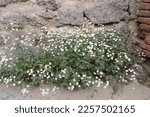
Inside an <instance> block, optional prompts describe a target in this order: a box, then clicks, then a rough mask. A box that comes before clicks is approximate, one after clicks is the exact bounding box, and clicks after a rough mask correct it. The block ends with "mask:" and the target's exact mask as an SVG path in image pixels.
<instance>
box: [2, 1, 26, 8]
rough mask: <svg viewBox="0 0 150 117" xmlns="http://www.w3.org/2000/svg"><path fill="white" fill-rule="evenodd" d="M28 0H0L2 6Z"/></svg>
mask: <svg viewBox="0 0 150 117" xmlns="http://www.w3.org/2000/svg"><path fill="white" fill-rule="evenodd" d="M26 1H28V0H0V7H4V6H6V5H8V4H10V3H16V2H26Z"/></svg>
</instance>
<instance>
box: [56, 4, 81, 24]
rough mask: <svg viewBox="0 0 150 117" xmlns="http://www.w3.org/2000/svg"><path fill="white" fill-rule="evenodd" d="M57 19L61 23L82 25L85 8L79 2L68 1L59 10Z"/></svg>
mask: <svg viewBox="0 0 150 117" xmlns="http://www.w3.org/2000/svg"><path fill="white" fill-rule="evenodd" d="M57 19H58V22H59V23H60V24H70V25H82V23H83V9H82V7H80V6H79V5H78V4H77V3H74V2H71V3H67V5H63V6H62V7H61V8H60V9H59V10H58V17H57Z"/></svg>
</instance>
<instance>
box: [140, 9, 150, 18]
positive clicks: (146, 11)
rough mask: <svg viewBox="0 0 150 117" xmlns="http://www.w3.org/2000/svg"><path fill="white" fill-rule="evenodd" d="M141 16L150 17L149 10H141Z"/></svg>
mask: <svg viewBox="0 0 150 117" xmlns="http://www.w3.org/2000/svg"><path fill="white" fill-rule="evenodd" d="M139 16H144V17H150V11H148V10H140V12H139Z"/></svg>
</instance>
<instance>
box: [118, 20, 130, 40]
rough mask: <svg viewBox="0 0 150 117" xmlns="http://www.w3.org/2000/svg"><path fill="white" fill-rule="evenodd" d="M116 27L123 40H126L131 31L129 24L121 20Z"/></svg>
mask: <svg viewBox="0 0 150 117" xmlns="http://www.w3.org/2000/svg"><path fill="white" fill-rule="evenodd" d="M115 29H116V30H118V31H119V34H120V37H121V39H122V41H124V42H126V41H127V39H128V38H129V36H130V32H131V31H130V28H129V26H128V25H127V24H126V23H124V22H120V23H118V24H117V25H116V26H115Z"/></svg>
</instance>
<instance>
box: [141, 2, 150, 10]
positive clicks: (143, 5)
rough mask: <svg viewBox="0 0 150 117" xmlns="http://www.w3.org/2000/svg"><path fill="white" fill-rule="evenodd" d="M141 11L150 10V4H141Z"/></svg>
mask: <svg viewBox="0 0 150 117" xmlns="http://www.w3.org/2000/svg"><path fill="white" fill-rule="evenodd" d="M140 9H141V10H150V4H149V3H141V5H140Z"/></svg>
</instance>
